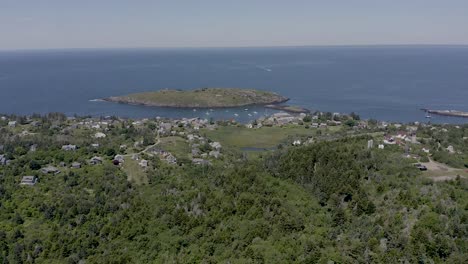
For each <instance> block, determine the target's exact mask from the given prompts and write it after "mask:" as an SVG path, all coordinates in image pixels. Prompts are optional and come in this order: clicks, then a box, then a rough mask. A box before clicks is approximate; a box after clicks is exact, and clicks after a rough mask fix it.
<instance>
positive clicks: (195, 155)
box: [187, 134, 222, 165]
mask: <svg viewBox="0 0 468 264" xmlns="http://www.w3.org/2000/svg"><path fill="white" fill-rule="evenodd" d="M187 140H188V141H189V144H190V147H191V154H192V163H193V164H196V165H211V162H210V161H208V160H206V159H207V158H208V157H211V158H215V159H218V158H220V157H221V149H222V146H221V143H219V142H210V143H208V145H209V148H208V150H207V148H205V147H204V146H205V145H206V144H207V142H208V140H207V139H206V138H204V137H202V136H199V135H194V134H188V135H187Z"/></svg>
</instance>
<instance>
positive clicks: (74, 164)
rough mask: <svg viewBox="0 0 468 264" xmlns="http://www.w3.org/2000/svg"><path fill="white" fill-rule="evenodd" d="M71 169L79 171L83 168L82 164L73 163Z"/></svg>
mask: <svg viewBox="0 0 468 264" xmlns="http://www.w3.org/2000/svg"><path fill="white" fill-rule="evenodd" d="M71 167H72V168H74V169H79V168H81V163H79V162H73V163H72V164H71Z"/></svg>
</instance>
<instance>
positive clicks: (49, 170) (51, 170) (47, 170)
mask: <svg viewBox="0 0 468 264" xmlns="http://www.w3.org/2000/svg"><path fill="white" fill-rule="evenodd" d="M41 172H42V173H44V174H49V173H52V174H59V173H60V170H59V169H57V168H56V167H54V166H50V165H49V166H47V167H45V168H42V169H41Z"/></svg>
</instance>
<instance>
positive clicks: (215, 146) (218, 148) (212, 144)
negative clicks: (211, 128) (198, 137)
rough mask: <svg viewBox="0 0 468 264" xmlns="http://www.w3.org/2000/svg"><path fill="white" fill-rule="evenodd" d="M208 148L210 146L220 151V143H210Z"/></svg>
mask: <svg viewBox="0 0 468 264" xmlns="http://www.w3.org/2000/svg"><path fill="white" fill-rule="evenodd" d="M210 146H211V147H212V148H213V149H216V150H220V149H221V143H219V142H211V143H210Z"/></svg>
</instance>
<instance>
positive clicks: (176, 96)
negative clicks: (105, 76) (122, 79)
mask: <svg viewBox="0 0 468 264" xmlns="http://www.w3.org/2000/svg"><path fill="white" fill-rule="evenodd" d="M106 100H108V101H113V102H120V103H130V104H143V105H150V106H167V107H190V108H192V107H194V108H196V107H207V108H209V107H235V106H245V105H252V104H272V103H278V102H283V101H285V100H287V98H285V97H283V96H280V95H278V94H276V93H271V92H266V91H259V90H249V89H236V88H203V89H197V90H189V91H181V90H160V91H155V92H143V93H135V94H129V95H125V96H116V97H110V98H107V99H106Z"/></svg>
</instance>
